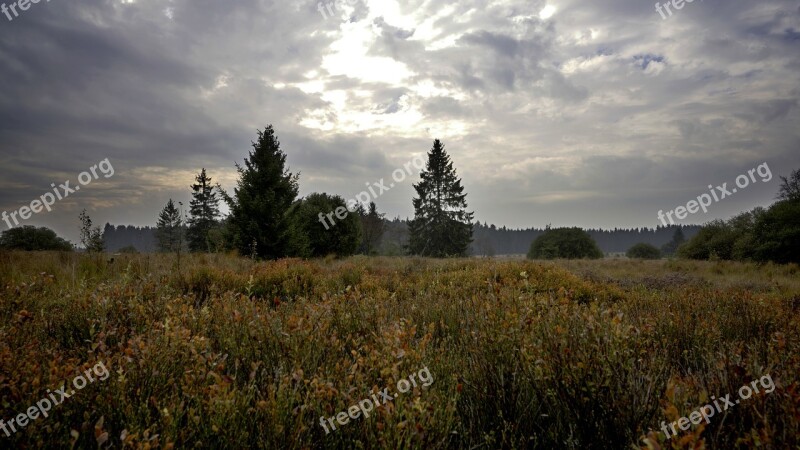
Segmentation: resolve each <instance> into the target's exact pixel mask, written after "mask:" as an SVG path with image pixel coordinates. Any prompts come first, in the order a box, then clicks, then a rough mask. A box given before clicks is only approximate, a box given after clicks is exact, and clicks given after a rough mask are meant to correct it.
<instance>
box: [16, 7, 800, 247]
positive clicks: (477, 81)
mask: <svg viewBox="0 0 800 450" xmlns="http://www.w3.org/2000/svg"><path fill="white" fill-rule="evenodd" d="M5 3H6V4H10V0H5ZM350 3H352V5H350ZM27 6H29V7H28V9H27V10H24V11H22V10H20V8H19V7H18V6H17V7H16V8H15V9H14V10H15V11H16V12H17V13H18V16H16V17H14V15H13V12H9V15H10V17H12V19H13V20H10V21H9V20H8V18H7V17H6V15H5V14H0V81H2V83H1V84H0V211H2V210H5V211H8V212H11V211H14V210H18V209H19V208H20V207H22V206H24V205H26V204H28V205H29V204H30V202H31V201H32V200H34V199H36V198H38V197H39V196H41V195H42V194H44V193H46V192H50V191H51V190H52V188H51V187H50V186H51V183H55V184H56V185H58V184H61V183H63V182H64V181H66V180H71V185H72V186H74V185H75V184H76V183H77V178H78V174H79V173H81V172H82V171H85V170H87V169H89V168H90V167H91V166H92V165H95V164H98V163H99V162H100V161H101V160H104V159H105V158H108V159H109V161H110V163H111V165H112V166H113V168H114V175H113V176H112V177H110V178H105V177H104V176H102V174H100V177H99V179H97V180H95V181H92V182H91V183H90V184H88V185H86V186H83V187H82V188H81V190H80V191H78V192H75V193H73V194H70V196H69V197H68V198H65V199H63V200H61V201H57V202H56V203H55V205H54V206H53V207H52V209H53V211H52V212H49V213H48V212H42V213H39V214H35V215H34V216H33V217H32V218H31V219H29V220H27V221H24V222H22V223H23V224H30V225H37V226H40V225H43V226H48V227H51V228H53V229H55V230H56V231H57V232H58V233H59V234H61V235H63V236H65V237H67V238H69V239H71V240H73V241H74V240H76V239H77V234H78V233H77V231H78V219H77V217H78V214H79V212H80V210H81V209H83V208H86V209H87V210H88V211H89V213H90V215H91V216H92V218H93V219H94V220H95V223H97V224H99V225H102V224H104V223H105V222H111V223H113V224H133V225H152V224H154V223H155V220H156V215H157V214H158V212H159V210H160V209H161V207H163V205H164V204H165V203H166V202H167V200H168V199H169V198H174V199H175V200H176V201H178V200H180V201H183V202H184V203H186V202H187V201H188V198H189V185H190V184H191V183H192V182H193V177H194V174H195V173H197V172H198V171H199V169H200V168H201V167H205V168H206V169H207V170H208V172H209V174H210V175H211V177H212V178H214V180H215V181H219V182H221V183H222V184H223V185H224V186H226V187H227V188H229V189H230V188H232V187H233V185H234V183H235V179H236V172H235V169H234V163H235V162H239V163H241V162H242V161H243V159H244V157H245V156H246V155H247V153H248V151H249V150H250V141H252V140H254V139H255V138H256V131H257V130H258V129H263V128H264V127H265V126H266V125H268V124H273V126H274V127H275V130H276V132H277V135H278V137H279V139H280V141H281V143H282V148H283V150H284V151H285V152H286V153H287V155H288V163H289V166H290V169H291V170H292V171H293V172H297V171H299V172H301V176H300V192H301V195H307V194H309V193H311V192H328V193H332V194H339V195H341V196H343V197H345V198H352V197H353V196H354V195H356V194H357V193H359V192H360V191H362V190H363V189H364V188H365V183H370V184H371V183H373V182H377V181H378V180H380V179H381V178H383V179H385V180H387V184H388V181H389V180H390V178H391V175H392V171H394V170H395V169H397V168H402V167H403V164H404V163H406V162H408V161H410V160H411V159H412V158H413V157H414V156H415V155H419V154H422V153H424V152H427V151H428V150H429V149H430V147H431V144H432V141H433V139H434V138H440V139H442V140H443V141H444V143H445V146H446V149H447V151H448V152H449V153H450V155H451V157H452V159H453V162H454V164H455V167H456V168H457V170H458V174H459V176H461V177H462V180H463V184H464V186H465V188H466V191H467V192H468V196H467V201H468V202H469V207H470V209H471V210H474V211H475V218H476V219H477V220H480V221H481V222H484V221H487V222H489V223H495V224H497V225H498V226H502V225H506V226H509V227H514V228H517V227H530V226H537V227H543V226H545V225H547V224H552V225H553V226H561V225H577V226H583V227H611V228H613V227H643V226H646V227H655V226H656V225H658V224H659V223H660V222H659V221H658V219H657V216H656V214H657V212H658V211H659V210H662V209H663V210H665V211H667V210H671V209H674V208H675V207H676V206H679V205H685V204H686V203H687V202H688V201H689V200H691V199H693V198H695V197H697V196H698V195H700V194H703V193H705V192H707V191H708V185H714V186H716V185H721V184H722V183H725V182H727V183H728V189H730V188H731V187H732V186H733V185H734V180H735V179H736V177H737V175H740V174H742V173H747V171H748V170H750V169H752V168H755V167H756V166H758V165H760V164H762V163H767V164H768V166H769V168H770V169H771V171H772V172H773V174H774V177H773V179H772V180H771V181H769V182H762V181H761V180H762V178H761V177H759V176H758V175H756V176H755V178H756V179H757V182H756V183H752V184H751V186H749V187H748V188H747V189H741V190H739V192H737V193H736V194H733V195H731V196H729V197H728V198H725V199H724V200H721V201H720V202H719V203H715V204H714V205H712V206H711V207H710V208H709V212H708V213H707V214H703V213H702V212H701V213H698V214H694V215H693V216H690V217H689V218H687V219H686V220H684V221H682V222H681V223H686V224H688V223H702V222H706V221H708V220H711V219H714V218H725V217H728V216H730V215H732V214H734V213H736V212H739V211H743V210H749V209H752V208H753V207H756V206H759V205H768V204H769V203H770V202H771V201H772V199H773V198H774V196H775V193H776V191H777V189H778V186H779V180H778V175H788V173H789V172H790V171H791V170H792V169H793V168H800V111H798V97H800V2H798V1H781V0H748V1H740V0H733V1H731V0H724V1H723V0H707V1H704V2H701V1H700V0H697V1H695V2H693V3H686V4H684V7H683V8H682V9H680V10H675V9H674V8H670V11H671V12H672V13H673V15H672V16H669V15H668V14H667V12H666V11H664V15H665V17H666V19H663V18H662V16H661V14H659V13H658V12H657V11H656V9H655V8H654V5H653V1H652V0H651V1H632V0H592V1H586V0H580V1H578V0H567V1H560V0H549V1H538V0H520V1H515V0H497V1H481V0H465V1H458V2H451V1H438V0H427V1H414V0H411V1H402V2H398V1H395V0H374V1H373V0H361V1H355V2H353V1H348V2H347V3H344V4H342V7H341V8H339V10H338V11H335V10H334V16H333V17H331V16H330V15H329V13H328V11H327V10H324V11H325V14H324V15H323V13H321V12H320V11H319V4H318V3H317V2H316V1H315V2H310V1H293V0H283V1H266V0H225V1H221V0H214V1H211V0H158V1H155V0H105V1H102V0H52V1H50V2H45V1H41V2H39V3H37V4H29V5H27ZM326 16H327V17H326ZM416 180H418V177H417V176H416V175H415V176H414V177H413V178H411V179H408V180H406V181H405V182H403V183H398V184H397V185H396V186H395V187H394V188H392V189H391V190H390V191H389V192H386V193H384V194H383V195H382V196H381V197H380V198H378V199H376V203H377V204H378V208H379V210H381V211H382V212H385V213H387V216H388V217H395V216H400V217H403V218H405V217H409V216H413V209H412V206H411V198H412V196H413V194H414V193H413V189H412V183H413V182H415V181H416ZM0 229H2V230H5V229H7V226H6V224H5V223H2V222H0Z"/></svg>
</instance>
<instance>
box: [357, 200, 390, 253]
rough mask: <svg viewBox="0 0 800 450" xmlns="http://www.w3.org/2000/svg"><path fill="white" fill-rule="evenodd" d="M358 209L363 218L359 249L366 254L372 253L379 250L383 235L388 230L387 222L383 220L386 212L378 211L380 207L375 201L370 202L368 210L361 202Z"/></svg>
mask: <svg viewBox="0 0 800 450" xmlns="http://www.w3.org/2000/svg"><path fill="white" fill-rule="evenodd" d="M357 211H358V215H359V217H360V218H361V245H360V248H359V250H360V251H361V252H362V253H364V254H365V255H371V254H373V252H375V251H377V249H378V245H379V244H380V242H381V237H383V233H384V231H386V224H384V222H383V217H384V216H385V214H380V213H378V207H377V206H376V205H375V202H369V210H368V211H367V210H365V209H364V206H363V205H361V204H359V205H358V208H357Z"/></svg>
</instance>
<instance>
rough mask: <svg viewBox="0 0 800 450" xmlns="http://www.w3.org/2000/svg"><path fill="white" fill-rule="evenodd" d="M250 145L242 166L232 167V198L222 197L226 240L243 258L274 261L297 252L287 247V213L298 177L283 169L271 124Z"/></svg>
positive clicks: (282, 156) (290, 234)
mask: <svg viewBox="0 0 800 450" xmlns="http://www.w3.org/2000/svg"><path fill="white" fill-rule="evenodd" d="M252 145H253V150H252V151H251V152H250V154H249V157H248V158H246V159H245V161H244V167H242V166H240V165H238V164H237V165H236V169H237V170H238V171H239V180H238V182H237V187H236V188H235V189H234V196H233V197H230V196H228V195H226V194H225V193H224V191H223V194H222V196H223V198H224V199H225V200H226V202H227V203H228V205H229V206H230V210H231V213H230V217H229V223H228V227H227V230H228V239H229V240H230V242H231V243H232V245H233V247H234V248H235V249H237V250H238V251H239V253H241V254H243V255H252V256H256V257H259V258H266V259H277V258H281V257H284V256H287V255H289V254H290V253H297V252H298V249H291V248H290V244H291V242H292V241H293V240H294V237H293V231H292V229H291V224H290V221H289V217H288V211H289V208H290V207H291V206H292V204H293V203H294V201H295V199H296V198H297V193H298V190H299V188H298V183H297V180H298V177H299V175H293V174H291V173H290V172H289V171H288V170H287V169H286V154H284V153H283V151H282V150H281V148H280V142H279V141H278V138H277V137H276V136H275V131H274V130H273V128H272V125H270V126H268V127H267V128H266V129H264V131H263V132H262V131H259V132H258V140H257V141H256V142H253V144H252ZM326 212H327V211H326Z"/></svg>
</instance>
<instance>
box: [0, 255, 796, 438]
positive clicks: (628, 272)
mask: <svg viewBox="0 0 800 450" xmlns="http://www.w3.org/2000/svg"><path fill="white" fill-rule="evenodd" d="M181 264H182V267H181V268H180V269H179V268H178V267H177V265H176V261H175V259H174V257H168V256H164V255H156V256H153V255H149V256H148V255H130V256H122V257H117V258H116V260H115V261H114V262H113V263H110V262H108V261H107V260H106V258H105V257H100V256H88V255H80V254H69V253H63V254H59V253H42V254H26V253H0V400H2V408H3V413H2V414H3V418H4V419H5V420H6V421H8V420H9V419H10V418H12V417H14V416H16V415H17V414H18V413H20V412H23V411H25V410H27V408H28V407H30V406H31V405H34V404H35V403H36V402H37V401H38V400H39V399H41V398H43V397H45V393H46V390H47V389H54V388H57V387H60V386H61V384H63V383H64V380H71V379H72V377H74V376H76V375H77V374H78V370H81V371H83V370H85V369H86V368H89V367H91V366H93V365H95V364H96V363H97V362H99V361H103V362H104V364H105V365H106V367H108V369H109V370H110V371H111V372H112V373H111V376H110V377H109V378H108V379H107V380H105V381H96V382H94V383H91V384H89V385H88V386H87V387H86V388H85V389H83V390H81V391H79V392H78V393H76V394H75V395H74V396H73V397H71V398H69V399H67V400H66V401H65V402H64V403H63V404H61V405H58V406H56V407H55V408H54V409H53V410H52V411H51V414H50V417H48V418H41V417H40V418H39V419H37V420H34V421H32V422H31V423H30V424H29V425H27V426H26V427H25V428H23V429H19V430H18V432H17V433H14V434H12V435H11V436H9V437H6V436H5V435H4V434H2V433H1V432H0V440H2V442H3V443H2V445H3V446H4V447H5V446H17V447H27V448H40V447H68V446H75V447H78V448H96V447H98V446H101V447H104V448H106V447H109V446H110V445H113V446H114V447H117V448H119V447H127V448H192V447H193V448H265V449H268V448H269V449H272V448H286V449H316V448H334V449H338V448H341V449H352V448H393V449H395V448H397V449H404V448H448V449H449V448H453V449H477V448H487V449H492V448H568V449H569V448H575V449H577V448H652V449H660V448H703V446H705V448H755V447H759V448H774V449H784V448H800V447H798V446H800V438H798V436H800V385H799V384H798V374H799V373H800V316H799V313H800V311H799V309H800V277H798V267H797V266H772V265H767V266H756V265H751V264H741V263H720V262H709V263H703V262H686V261H648V262H638V261H629V260H605V261H557V262H532V261H513V260H511V261H509V260H505V261H500V260H483V259H461V260H445V261H440V260H430V259H419V258H363V257H356V258H350V259H345V260H333V259H327V260H314V261H300V260H282V261H277V262H267V263H256V262H253V261H251V260H249V259H244V258H236V257H233V256H227V255H190V256H188V257H182V261H181ZM423 367H427V368H428V369H429V371H430V373H431V374H432V376H433V378H434V382H433V384H432V385H431V386H429V387H427V388H424V389H423V388H422V387H421V386H419V387H416V388H414V389H413V391H412V392H409V393H407V394H404V395H401V396H400V397H398V398H397V399H395V400H394V401H393V402H392V403H391V404H390V405H388V406H387V407H382V408H379V409H377V410H376V411H375V412H374V413H373V415H372V416H371V417H369V418H367V419H364V418H360V419H358V420H354V421H351V422H350V423H349V424H347V425H345V426H341V427H339V429H338V430H337V431H334V432H332V433H330V434H326V433H325V431H324V429H323V428H322V427H321V426H320V425H319V419H320V417H331V416H334V415H335V414H337V413H338V412H340V411H346V410H347V408H348V407H349V406H351V405H353V404H356V403H357V402H358V401H359V400H361V399H364V398H367V397H369V396H370V395H371V394H372V393H376V392H378V391H379V390H382V389H383V388H387V387H388V388H390V391H389V392H391V391H392V389H391V388H393V387H394V386H395V385H396V383H397V381H398V380H400V379H401V378H406V377H407V376H408V375H410V374H412V373H417V372H418V371H419V370H420V369H422V368H423ZM766 374H770V375H771V377H772V379H773V380H775V384H776V386H777V388H776V390H775V391H774V392H773V393H771V394H769V395H763V394H762V395H759V396H756V397H754V398H752V399H750V400H749V401H748V402H743V403H742V404H741V405H737V406H736V407H735V408H734V409H733V410H730V411H726V413H725V414H724V415H723V414H720V415H718V416H716V417H714V418H712V419H711V423H710V424H709V425H707V426H704V427H703V426H700V427H693V429H691V430H689V431H686V432H684V433H683V434H682V435H681V437H680V439H672V440H669V441H666V440H665V439H664V436H663V435H659V433H660V432H659V427H660V424H661V422H662V421H666V422H672V421H674V420H675V419H677V417H679V416H688V415H689V413H690V412H692V411H693V410H695V409H697V408H699V407H700V406H702V405H704V404H706V403H708V399H709V397H710V396H712V395H716V396H718V397H719V396H723V395H725V394H728V393H735V392H736V391H737V390H738V388H739V387H740V386H741V385H743V384H748V383H749V382H750V381H752V380H754V379H757V378H759V377H761V376H764V375H766ZM106 433H107V434H106Z"/></svg>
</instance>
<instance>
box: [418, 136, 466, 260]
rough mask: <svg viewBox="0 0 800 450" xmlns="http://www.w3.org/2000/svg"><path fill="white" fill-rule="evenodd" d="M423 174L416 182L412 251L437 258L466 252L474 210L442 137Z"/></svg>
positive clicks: (429, 154) (460, 254)
mask: <svg viewBox="0 0 800 450" xmlns="http://www.w3.org/2000/svg"><path fill="white" fill-rule="evenodd" d="M420 178H421V181H420V182H419V183H418V184H415V185H414V190H416V192H417V197H415V198H414V199H413V200H412V202H413V204H414V220H412V221H411V222H410V223H409V244H408V245H409V251H410V252H411V253H412V254H415V255H422V256H432V257H437V258H443V257H452V256H465V255H466V254H467V249H468V247H469V244H470V242H472V218H473V213H471V212H467V210H466V209H467V200H466V198H467V194H465V193H464V187H463V186H462V185H461V179H460V178H458V177H457V176H456V170H455V168H453V163H452V161H450V155H448V154H447V152H446V151H445V149H444V144H442V142H441V141H440V140H439V139H436V140H434V141H433V148H431V150H430V151H429V152H428V162H427V165H426V168H425V170H423V171H422V172H421V173H420Z"/></svg>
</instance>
